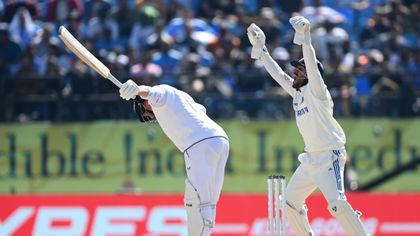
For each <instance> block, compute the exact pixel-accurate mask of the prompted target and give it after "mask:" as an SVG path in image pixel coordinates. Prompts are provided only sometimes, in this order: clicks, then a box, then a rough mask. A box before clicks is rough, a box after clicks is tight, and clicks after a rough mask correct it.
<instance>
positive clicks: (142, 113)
mask: <svg viewBox="0 0 420 236" xmlns="http://www.w3.org/2000/svg"><path fill="white" fill-rule="evenodd" d="M145 101H146V100H144V99H143V98H141V97H140V96H136V98H135V99H133V109H134V111H135V112H136V114H137V116H138V118H139V121H140V122H141V123H145V122H152V121H156V117H155V116H150V113H151V111H148V110H146V108H145V107H144V105H143V103H144V102H145ZM147 113H149V114H147Z"/></svg>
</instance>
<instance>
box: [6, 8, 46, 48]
mask: <svg viewBox="0 0 420 236" xmlns="http://www.w3.org/2000/svg"><path fill="white" fill-rule="evenodd" d="M9 32H10V37H11V38H12V40H14V41H15V42H17V43H18V44H19V46H20V47H21V48H22V50H25V49H26V47H27V46H28V45H29V44H31V43H32V41H33V40H34V39H35V38H36V37H37V36H39V34H40V33H41V28H40V27H39V26H38V25H37V24H36V23H35V22H34V21H33V20H32V18H31V15H30V14H29V11H28V10H27V9H26V8H19V9H18V10H17V11H16V14H15V15H14V16H13V19H12V21H11V22H10V25H9Z"/></svg>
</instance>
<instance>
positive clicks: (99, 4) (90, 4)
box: [83, 0, 111, 22]
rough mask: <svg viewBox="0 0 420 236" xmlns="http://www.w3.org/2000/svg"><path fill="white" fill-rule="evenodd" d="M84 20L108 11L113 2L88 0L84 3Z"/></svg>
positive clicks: (86, 20)
mask: <svg viewBox="0 0 420 236" xmlns="http://www.w3.org/2000/svg"><path fill="white" fill-rule="evenodd" d="M84 9H85V11H84V14H83V21H84V22H89V20H90V19H92V18H94V17H97V16H98V15H99V14H100V12H108V11H109V10H110V9H111V4H110V3H109V2H108V1H106V0H88V1H86V2H85V5H84Z"/></svg>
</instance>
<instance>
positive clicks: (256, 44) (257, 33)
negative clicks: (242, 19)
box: [247, 23, 265, 59]
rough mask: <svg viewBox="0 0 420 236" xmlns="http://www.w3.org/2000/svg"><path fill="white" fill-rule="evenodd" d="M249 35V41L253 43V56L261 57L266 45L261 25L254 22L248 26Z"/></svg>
mask: <svg viewBox="0 0 420 236" xmlns="http://www.w3.org/2000/svg"><path fill="white" fill-rule="evenodd" d="M247 35H248V39H249V42H250V43H251V45H252V50H251V58H252V59H259V58H260V56H261V53H262V50H263V48H264V46H265V34H264V32H263V31H262V30H261V28H260V27H258V26H257V25H256V24H254V23H252V24H251V25H250V26H249V27H248V28H247Z"/></svg>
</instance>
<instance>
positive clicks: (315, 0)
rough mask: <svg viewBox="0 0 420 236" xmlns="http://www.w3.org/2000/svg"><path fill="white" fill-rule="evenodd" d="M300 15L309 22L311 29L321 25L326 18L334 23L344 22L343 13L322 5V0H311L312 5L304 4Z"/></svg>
mask: <svg viewBox="0 0 420 236" xmlns="http://www.w3.org/2000/svg"><path fill="white" fill-rule="evenodd" d="M300 15H302V16H304V17H305V18H306V19H308V20H309V22H311V30H315V29H316V28H317V27H319V26H321V25H322V23H324V21H325V20H326V19H327V18H329V19H330V21H332V22H334V23H335V24H340V23H344V22H345V21H346V18H345V16H344V15H343V14H341V13H340V12H338V11H336V10H334V9H333V8H331V7H329V6H325V5H323V0H312V6H305V7H304V8H302V10H301V11H300ZM312 25H313V26H312Z"/></svg>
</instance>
